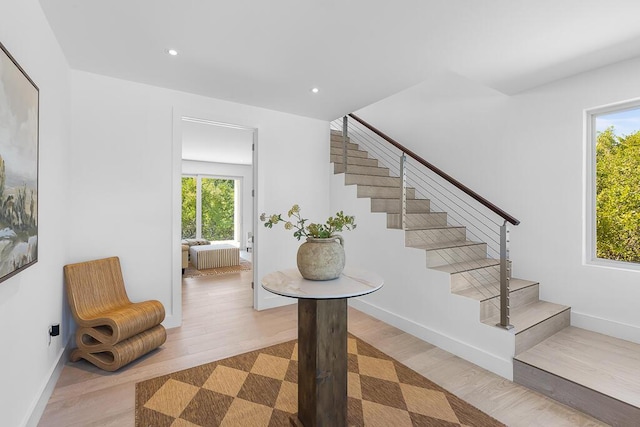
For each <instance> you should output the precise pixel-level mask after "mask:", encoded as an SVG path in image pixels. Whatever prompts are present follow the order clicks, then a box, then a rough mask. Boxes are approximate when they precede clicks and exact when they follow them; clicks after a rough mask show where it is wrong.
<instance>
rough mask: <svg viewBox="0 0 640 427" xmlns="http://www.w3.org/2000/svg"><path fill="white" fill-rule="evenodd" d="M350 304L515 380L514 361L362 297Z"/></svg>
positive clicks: (350, 301) (351, 301)
mask: <svg viewBox="0 0 640 427" xmlns="http://www.w3.org/2000/svg"><path fill="white" fill-rule="evenodd" d="M349 305H351V306H352V307H353V308H355V309H357V310H360V311H362V312H364V313H366V314H368V315H370V316H373V317H375V318H376V319H379V320H382V321H383V322H386V323H388V324H390V325H392V326H395V327H396V328H398V329H400V330H402V331H405V332H407V333H409V334H411V335H413V336H415V337H418V338H420V339H421V340H423V341H426V342H428V343H430V344H433V345H435V346H437V347H440V348H441V349H443V350H446V351H448V352H449V353H452V354H455V355H456V356H458V357H461V358H463V359H465V360H468V361H469V362H471V363H473V364H476V365H478V366H480V367H482V368H484V369H487V370H489V371H491V372H493V373H495V374H497V375H500V376H501V377H504V378H506V379H508V380H510V381H513V361H512V360H505V359H502V358H500V357H498V356H496V355H494V354H491V353H487V352H486V351H484V350H481V349H479V348H477V347H473V346H470V345H468V344H466V343H464V342H462V341H459V340H457V339H455V338H452V337H450V336H447V335H444V334H442V333H440V332H438V331H436V330H434V329H431V328H429V327H427V326H425V325H421V324H419V323H416V322H414V321H413V320H410V319H407V318H404V317H402V316H399V315H397V314H395V313H392V312H390V311H387V310H385V309H382V308H380V307H378V306H375V305H373V304H371V303H368V302H365V301H362V300H360V299H352V300H349Z"/></svg>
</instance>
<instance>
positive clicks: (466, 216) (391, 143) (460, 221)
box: [331, 114, 520, 329]
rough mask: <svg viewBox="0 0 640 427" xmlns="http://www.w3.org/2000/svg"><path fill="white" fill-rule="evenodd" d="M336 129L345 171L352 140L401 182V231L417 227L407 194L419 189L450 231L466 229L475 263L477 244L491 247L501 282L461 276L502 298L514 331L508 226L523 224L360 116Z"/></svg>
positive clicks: (503, 321) (463, 247)
mask: <svg viewBox="0 0 640 427" xmlns="http://www.w3.org/2000/svg"><path fill="white" fill-rule="evenodd" d="M331 128H332V129H333V130H336V131H339V132H340V133H341V134H342V142H343V143H342V168H343V169H342V170H343V172H345V173H348V171H349V167H350V166H349V161H348V159H347V157H348V148H347V141H348V140H349V139H350V140H351V141H352V142H355V143H357V144H358V145H359V146H360V147H361V149H362V150H364V151H367V152H368V153H369V156H370V157H372V158H375V159H377V160H378V162H379V166H382V167H386V168H388V169H389V173H390V175H391V176H396V177H399V178H401V188H402V192H401V194H402V195H401V197H400V199H399V201H398V203H399V206H398V209H399V212H400V228H402V229H403V230H411V229H414V228H417V227H415V226H414V225H413V224H412V221H411V215H410V214H408V212H407V193H408V191H407V190H408V189H413V191H415V198H416V199H428V200H429V201H430V206H431V208H430V211H431V212H446V214H447V226H448V227H451V230H452V231H451V233H452V235H454V234H455V233H456V232H458V233H459V230H458V231H456V230H455V228H456V227H458V228H459V227H464V230H465V232H466V234H465V241H464V242H462V243H460V248H459V251H461V252H464V253H468V254H471V255H472V256H471V257H472V258H473V254H474V252H473V251H478V249H477V248H478V246H477V245H478V244H480V245H481V244H482V243H484V244H486V253H485V255H486V257H487V258H488V259H496V260H499V277H493V276H494V275H493V273H492V272H490V271H489V270H478V271H482V273H474V272H473V271H474V270H473V269H469V270H468V271H464V272H462V273H461V274H462V275H463V276H464V277H465V279H466V281H467V282H468V283H470V284H471V285H472V286H473V287H474V289H475V290H476V292H477V293H480V294H481V296H482V297H483V298H486V299H489V298H491V297H492V296H493V295H495V292H498V293H499V295H500V303H499V304H497V303H495V302H492V304H493V305H494V306H495V308H496V309H497V310H498V311H499V312H500V322H499V324H498V325H499V326H502V327H504V328H507V329H509V328H511V327H512V326H511V325H510V323H509V280H510V276H511V275H510V262H509V229H508V225H509V224H512V225H518V224H519V223H520V221H518V220H517V219H516V218H515V217H513V216H512V215H510V214H508V213H507V212H505V211H504V210H502V209H501V208H499V207H498V206H496V205H495V204H493V203H491V202H490V201H488V200H487V199H485V198H484V197H482V196H480V195H479V194H478V193H476V192H475V191H473V190H471V189H470V188H469V187H467V186H466V185H464V184H462V183H461V182H459V181H458V180H456V179H455V178H453V177H452V176H450V175H449V174H447V173H445V172H444V171H442V170H441V169H439V168H437V167H436V166H434V165H433V164H431V163H429V162H428V161H426V160H425V159H424V158H422V157H421V156H419V155H418V154H416V153H414V152H413V151H411V150H409V149H408V148H406V147H404V146H403V145H402V144H400V143H398V142H397V141H395V140H394V139H392V138H390V137H389V136H387V135H385V134H384V133H383V132H381V131H379V130H378V129H376V128H375V127H373V126H372V125H370V124H369V123H367V122H365V121H364V120H362V119H361V118H359V117H358V116H356V115H355V114H349V115H348V116H345V117H343V118H342V119H338V120H335V121H333V122H332V123H331ZM351 167H352V168H353V165H352V166H351ZM456 236H457V234H456ZM452 240H453V238H452ZM430 247H433V245H432V246H430ZM475 253H477V252H475ZM475 262H476V263H477V266H478V267H481V266H484V265H488V263H487V262H485V261H483V260H480V259H478V260H476V261H475ZM496 283H498V284H499V285H498V287H497V289H493V291H494V292H492V290H491V289H490V288H491V287H494V286H496Z"/></svg>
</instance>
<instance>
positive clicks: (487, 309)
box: [480, 284, 540, 322]
mask: <svg viewBox="0 0 640 427" xmlns="http://www.w3.org/2000/svg"><path fill="white" fill-rule="evenodd" d="M539 299H540V286H539V285H538V284H535V285H531V286H527V287H526V288H521V289H517V290H515V291H511V292H510V293H509V307H510V309H514V308H518V307H522V306H523V305H527V304H531V303H534V302H536V301H538V300H539ZM499 314H500V295H498V296H495V297H493V298H491V299H488V300H485V301H482V302H481V303H480V321H481V322H482V321H485V320H487V319H489V318H491V317H493V316H498V315H499Z"/></svg>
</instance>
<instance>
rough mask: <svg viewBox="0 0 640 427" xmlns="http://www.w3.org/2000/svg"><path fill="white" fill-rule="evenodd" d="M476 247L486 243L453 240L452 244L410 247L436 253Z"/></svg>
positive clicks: (437, 243)
mask: <svg viewBox="0 0 640 427" xmlns="http://www.w3.org/2000/svg"><path fill="white" fill-rule="evenodd" d="M475 245H484V243H482V242H474V241H472V240H453V241H450V242H433V243H422V244H419V245H414V246H410V247H411V248H415V249H423V250H427V251H434V250H438V249H449V248H461V247H464V246H475Z"/></svg>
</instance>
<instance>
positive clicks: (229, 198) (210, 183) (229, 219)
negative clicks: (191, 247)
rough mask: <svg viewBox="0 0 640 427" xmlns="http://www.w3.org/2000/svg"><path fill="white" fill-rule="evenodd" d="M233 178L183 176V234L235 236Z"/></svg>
mask: <svg viewBox="0 0 640 427" xmlns="http://www.w3.org/2000/svg"><path fill="white" fill-rule="evenodd" d="M237 188H238V186H237V185H236V180H234V179H219V178H212V177H205V176H200V175H198V176H183V177H182V238H183V239H190V238H203V239H206V240H210V241H221V240H237V239H236V228H237V227H236V218H237V215H236V210H237V209H236V205H237V203H236V201H237V200H238V197H237Z"/></svg>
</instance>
